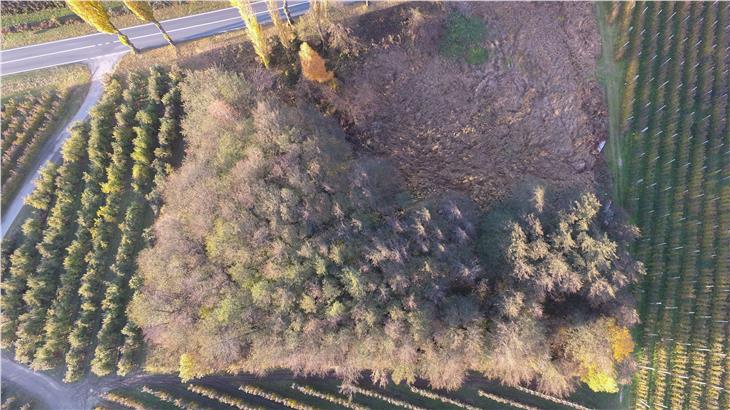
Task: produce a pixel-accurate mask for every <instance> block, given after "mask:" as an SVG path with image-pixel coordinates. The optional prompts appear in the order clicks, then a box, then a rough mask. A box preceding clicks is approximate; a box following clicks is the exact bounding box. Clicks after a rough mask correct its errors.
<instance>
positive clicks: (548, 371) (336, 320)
mask: <svg viewBox="0 0 730 410" xmlns="http://www.w3.org/2000/svg"><path fill="white" fill-rule="evenodd" d="M182 98H183V101H184V108H185V112H186V117H185V119H184V121H183V132H184V135H185V137H186V143H187V152H186V158H185V160H184V162H183V165H182V166H181V168H180V169H178V170H177V171H175V172H173V173H172V174H171V175H170V177H169V178H168V180H167V181H166V183H165V184H164V187H165V188H164V190H163V192H162V198H163V202H164V206H163V208H162V211H161V214H160V217H159V219H158V220H157V222H156V223H155V227H154V239H153V243H154V244H153V246H152V247H151V248H149V249H147V250H145V251H143V252H142V253H141V254H140V257H139V267H140V278H141V281H142V286H141V287H140V288H139V290H138V292H137V293H136V295H135V297H134V300H133V301H132V304H131V308H130V315H131V318H132V319H133V320H134V322H135V323H136V324H137V325H139V326H140V328H141V329H142V330H143V332H144V335H145V338H146V340H147V342H148V345H149V347H150V352H149V353H150V354H149V356H148V363H147V366H148V368H149V369H155V370H173V369H174V370H176V371H179V372H180V374H181V376H183V377H184V378H186V379H188V378H193V377H197V376H201V375H204V374H208V373H212V372H219V371H241V370H244V371H249V372H255V373H263V372H266V371H268V370H272V369H274V368H281V367H284V368H289V369H292V370H294V371H301V372H304V373H311V374H324V373H327V372H330V371H333V370H334V371H335V372H336V373H337V374H338V375H339V376H340V377H342V378H343V379H344V380H345V381H346V382H355V381H356V380H357V378H358V377H359V375H360V373H361V372H362V371H363V370H370V371H372V375H373V376H374V378H375V379H376V380H377V381H380V382H386V381H387V380H389V379H390V380H393V381H396V382H400V381H407V382H413V381H414V380H415V379H416V378H417V377H420V378H425V379H428V380H429V382H430V383H431V384H432V385H433V386H434V387H443V388H457V387H458V386H460V385H461V383H462V382H463V380H464V378H465V376H466V374H467V372H468V371H470V370H475V371H479V372H482V373H485V374H488V375H494V376H498V377H500V378H502V379H503V380H504V381H505V382H507V383H520V382H532V381H534V382H536V383H538V384H539V387H540V389H541V390H543V391H549V392H555V393H556V394H564V393H567V392H569V391H570V390H571V389H572V388H573V386H574V385H575V383H576V381H577V380H579V379H583V380H590V382H593V383H594V385H596V386H599V387H603V386H606V385H608V388H612V387H613V385H611V383H610V381H609V382H606V381H605V380H603V379H600V377H603V378H604V379H605V378H606V377H608V378H612V380H614V381H615V380H616V377H617V370H616V368H617V366H618V364H617V363H618V362H619V361H620V362H623V361H624V360H625V359H626V357H625V356H626V355H625V353H624V352H625V350H626V349H627V347H626V342H625V340H623V339H622V335H623V333H622V329H623V328H624V327H625V326H628V325H630V324H631V323H630V322H631V320H632V319H631V318H632V317H633V316H632V315H631V314H623V315H622V314H621V313H622V312H624V310H626V309H628V310H629V311H630V312H633V307H631V306H630V305H626V303H624V301H623V300H622V299H621V296H622V295H623V293H624V290H625V287H626V285H627V284H629V283H631V281H633V280H634V278H635V275H636V274H638V273H639V271H640V266H638V265H636V264H635V263H634V262H633V261H631V260H630V259H629V258H628V255H627V254H626V253H625V250H623V248H622V245H620V244H619V243H617V242H615V240H614V239H611V236H610V235H609V233H607V232H606V231H605V230H604V229H603V228H602V226H601V222H600V219H601V218H600V211H599V209H600V204H599V203H598V201H597V200H596V199H595V197H594V196H592V195H590V194H587V195H584V196H582V197H581V198H579V199H578V200H577V201H576V202H574V203H573V204H572V205H570V206H566V207H564V208H556V209H549V207H547V206H543V207H541V208H540V209H539V210H535V209H532V210H531V211H529V210H519V211H515V210H513V209H509V210H501V211H499V212H495V213H493V214H492V215H491V216H489V217H487V218H484V217H482V216H481V212H480V210H479V209H478V208H477V207H476V206H475V204H474V203H473V202H472V201H471V200H469V199H467V198H464V197H461V196H459V195H457V194H449V195H445V196H442V197H433V198H425V199H416V198H413V197H412V196H411V195H409V193H408V192H407V190H406V189H405V185H404V183H403V181H402V179H401V177H400V176H399V173H398V171H397V170H396V168H394V167H393V166H392V165H390V164H389V163H387V162H386V161H383V160H381V159H378V158H373V157H368V156H364V155H356V154H355V153H354V152H353V150H352V148H351V147H350V145H349V143H348V142H347V140H346V138H345V136H344V134H343V133H342V131H341V130H340V129H339V127H338V126H337V124H336V123H334V122H333V121H331V120H329V119H326V118H323V117H322V116H321V114H319V113H318V112H317V111H315V110H313V109H311V108H308V107H291V106H288V105H286V104H283V103H281V102H280V101H278V100H277V99H276V98H275V97H272V96H263V97H258V98H254V96H253V93H252V91H251V87H250V85H249V84H248V83H247V82H246V81H245V80H244V79H242V78H240V77H239V76H238V75H236V74H232V73H226V72H221V71H219V70H217V69H212V70H207V71H203V72H196V73H190V74H189V75H188V76H187V78H186V80H185V83H184V84H183V87H182ZM538 191H539V190H538ZM536 206H537V204H536ZM512 211H515V212H512ZM528 211H529V212H528ZM480 219H483V220H482V221H481V222H482V223H480ZM480 226H481V228H480ZM611 235H613V233H612V234H611ZM480 237H482V238H490V240H480ZM616 240H620V238H617V239H616ZM583 300H585V301H588V303H585V304H584V305H580V307H579V308H577V309H575V312H574V313H572V314H570V315H564V314H563V313H562V312H561V309H564V308H565V307H566V306H567V305H568V304H572V303H580V302H579V301H583ZM627 306H628V307H627ZM612 337H613V339H612ZM571 340H584V341H585V343H582V344H575V343H573V344H570V342H571ZM552 342H555V343H557V344H552ZM589 343H590V344H589ZM614 346H616V347H615V350H616V351H617V352H618V353H614V351H613V350H612V349H613V348H614ZM594 347H595V348H596V349H599V351H597V352H592V351H590V350H587V349H590V348H594ZM629 349H630V347H629ZM586 355H588V356H586ZM593 356H595V357H597V358H600V359H601V360H599V361H597V362H596V363H597V364H596V365H595V366H593V363H594V362H593V361H592V359H593ZM586 358H589V359H591V360H588V361H586ZM523 360H524V362H523ZM508 361H512V362H511V363H508ZM508 364H512V365H514V366H516V367H517V368H516V369H512V370H510V369H509V368H508V367H507V366H508ZM591 366H593V367H591ZM593 375H597V376H593ZM614 384H615V382H614ZM556 386H557V387H556Z"/></svg>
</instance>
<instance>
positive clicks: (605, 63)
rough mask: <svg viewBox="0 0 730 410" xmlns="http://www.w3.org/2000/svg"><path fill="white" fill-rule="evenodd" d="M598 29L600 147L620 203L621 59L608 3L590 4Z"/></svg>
mask: <svg viewBox="0 0 730 410" xmlns="http://www.w3.org/2000/svg"><path fill="white" fill-rule="evenodd" d="M594 7H595V12H596V20H597V22H598V30H599V32H600V34H601V50H602V52H601V57H600V58H599V60H598V73H597V76H598V81H599V82H600V83H601V86H602V87H603V89H604V91H605V95H606V103H607V105H608V141H607V142H606V146H605V150H604V158H606V161H607V163H608V165H609V168H610V170H611V174H612V176H613V194H614V195H613V196H614V198H616V199H617V200H618V201H619V203H622V204H623V203H624V199H625V198H623V193H624V188H625V186H626V184H627V181H626V179H627V177H628V174H627V172H626V171H627V167H625V166H624V158H628V157H627V155H628V144H625V143H624V141H623V137H622V131H621V118H620V116H621V94H622V91H623V81H624V72H625V69H626V67H625V63H624V62H621V61H616V59H615V58H614V54H613V53H614V50H615V49H616V40H617V38H618V31H617V28H616V26H615V25H612V24H610V23H609V22H608V15H609V14H610V13H611V3H601V2H599V3H596V4H595V5H594Z"/></svg>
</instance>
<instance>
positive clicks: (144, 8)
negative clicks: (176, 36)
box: [123, 0, 176, 47]
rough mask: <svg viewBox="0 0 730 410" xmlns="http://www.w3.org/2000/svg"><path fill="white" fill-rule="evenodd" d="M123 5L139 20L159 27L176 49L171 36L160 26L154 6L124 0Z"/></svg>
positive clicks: (144, 2) (142, 2)
mask: <svg viewBox="0 0 730 410" xmlns="http://www.w3.org/2000/svg"><path fill="white" fill-rule="evenodd" d="M123 3H124V6H125V7H127V8H128V9H129V11H131V12H132V13H134V15H135V16H137V18H138V19H140V20H142V21H144V22H146V23H152V24H154V25H155V26H157V29H159V30H160V32H161V33H162V37H164V38H165V40H166V41H167V42H168V43H170V45H171V46H173V47H176V46H175V42H174V41H172V38H171V37H170V35H169V34H167V31H165V29H164V28H162V24H160V22H159V21H157V19H156V18H155V14H154V12H153V11H152V5H150V3H149V2H148V1H135V0H124V1H123Z"/></svg>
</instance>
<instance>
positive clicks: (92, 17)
mask: <svg viewBox="0 0 730 410" xmlns="http://www.w3.org/2000/svg"><path fill="white" fill-rule="evenodd" d="M66 4H68V7H69V8H70V9H71V11H73V12H74V13H75V14H76V15H77V16H79V17H81V19H82V20H84V21H85V22H86V23H87V24H89V25H90V26H92V27H94V28H95V29H97V30H98V31H100V32H102V33H107V34H116V35H117V37H119V41H120V42H121V43H122V44H124V45H125V46H127V47H129V48H130V49H131V50H132V51H133V52H134V53H138V52H139V50H137V47H135V46H134V45H133V44H132V43H131V42H130V41H129V37H127V36H126V35H125V34H123V33H122V32H121V31H119V29H118V28H116V27H115V26H114V24H113V23H112V21H111V19H110V18H109V13H107V11H106V9H104V5H103V4H102V2H101V1H98V0H66Z"/></svg>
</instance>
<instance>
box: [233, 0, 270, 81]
mask: <svg viewBox="0 0 730 410" xmlns="http://www.w3.org/2000/svg"><path fill="white" fill-rule="evenodd" d="M231 5H232V6H233V7H236V8H237V9H238V12H239V13H241V18H242V19H243V23H244V24H245V25H246V32H247V33H248V37H249V38H250V39H251V44H252V45H253V49H254V51H255V52H256V55H258V56H259V58H260V59H261V63H262V64H263V65H264V67H266V68H269V47H268V45H267V44H266V36H265V35H264V31H263V30H262V29H261V25H260V24H259V21H258V20H257V19H256V13H254V11H253V8H252V7H251V2H249V1H248V0H231Z"/></svg>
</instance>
